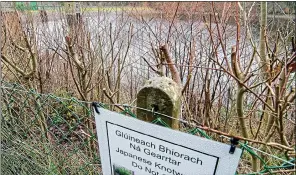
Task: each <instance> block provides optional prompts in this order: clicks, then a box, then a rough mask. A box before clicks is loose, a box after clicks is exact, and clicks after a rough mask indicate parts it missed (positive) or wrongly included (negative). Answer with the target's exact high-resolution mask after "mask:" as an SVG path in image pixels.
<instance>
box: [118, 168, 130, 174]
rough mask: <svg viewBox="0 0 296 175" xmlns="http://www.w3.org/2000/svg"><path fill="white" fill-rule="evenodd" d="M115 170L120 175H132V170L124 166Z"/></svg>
mask: <svg viewBox="0 0 296 175" xmlns="http://www.w3.org/2000/svg"><path fill="white" fill-rule="evenodd" d="M115 172H116V173H118V174H119V175H131V174H132V173H131V171H129V170H127V169H125V168H123V167H120V168H116V169H115Z"/></svg>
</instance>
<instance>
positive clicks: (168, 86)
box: [137, 77, 181, 129]
mask: <svg viewBox="0 0 296 175" xmlns="http://www.w3.org/2000/svg"><path fill="white" fill-rule="evenodd" d="M137 107H140V108H145V109H148V110H153V111H154V112H158V113H161V114H165V115H168V116H171V117H173V118H176V119H179V115H180V109H181V88H180V87H179V86H178V85H177V83H176V82H174V81H173V80H172V79H170V78H167V77H155V78H152V79H150V80H148V81H147V82H146V83H145V84H144V86H143V87H142V88H141V90H140V91H139V92H138V94H137ZM137 117H138V118H139V119H141V120H144V121H147V122H152V121H153V120H155V119H156V116H155V115H153V112H151V111H145V110H142V109H137ZM157 117H160V118H161V119H162V120H163V121H164V122H165V123H166V124H168V125H169V126H170V127H172V128H173V129H179V121H178V120H175V119H171V118H168V117H166V116H162V115H158V116H157Z"/></svg>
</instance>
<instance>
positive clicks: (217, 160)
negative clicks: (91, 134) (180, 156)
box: [105, 121, 220, 175]
mask: <svg viewBox="0 0 296 175" xmlns="http://www.w3.org/2000/svg"><path fill="white" fill-rule="evenodd" d="M105 123H106V132H107V140H108V151H109V156H110V168H111V173H114V170H113V167H112V160H111V151H110V143H109V132H108V124H111V125H116V126H119V127H122V128H124V129H127V130H131V131H133V132H136V133H139V134H142V135H145V136H148V137H152V138H154V139H158V140H161V141H164V142H167V143H170V144H172V145H176V146H180V147H183V148H186V149H189V150H191V151H195V152H198V153H201V154H205V155H207V156H211V157H215V158H216V164H215V170H214V174H213V175H215V174H216V171H217V167H218V164H219V159H220V157H218V156H214V155H211V154H208V153H204V152H201V151H197V150H195V149H192V148H188V147H186V146H183V145H180V144H176V143H172V142H170V141H167V140H164V139H161V138H158V137H155V136H151V135H149V134H145V133H142V132H139V131H136V130H133V129H130V128H127V127H125V126H121V125H119V124H115V123H112V122H109V121H105Z"/></svg>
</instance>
